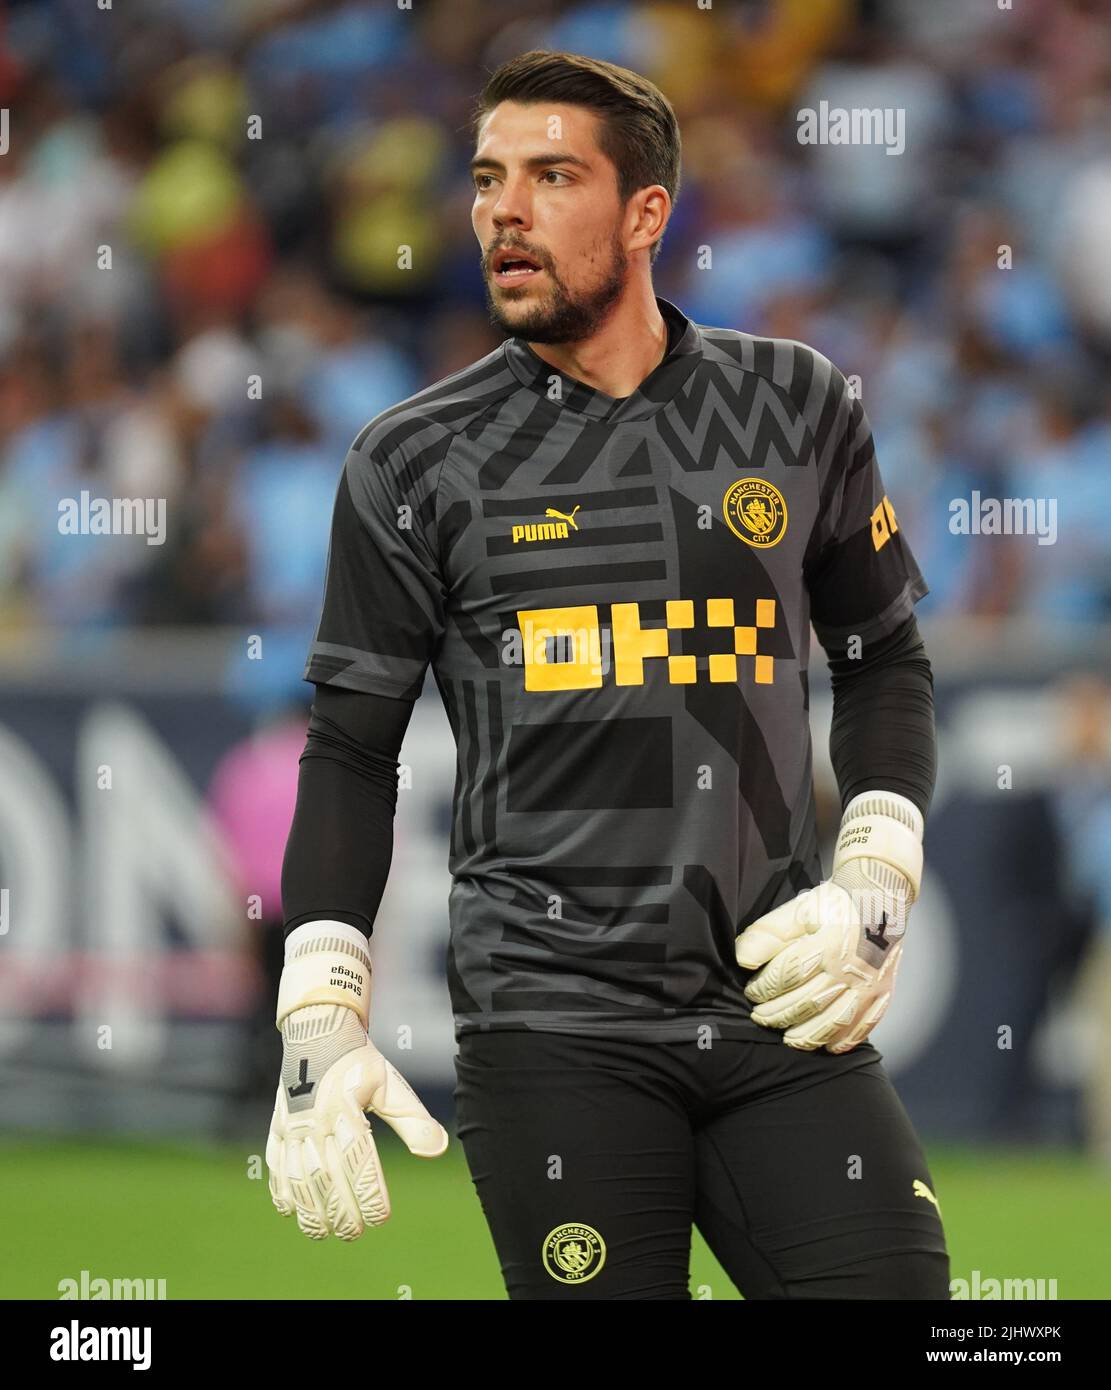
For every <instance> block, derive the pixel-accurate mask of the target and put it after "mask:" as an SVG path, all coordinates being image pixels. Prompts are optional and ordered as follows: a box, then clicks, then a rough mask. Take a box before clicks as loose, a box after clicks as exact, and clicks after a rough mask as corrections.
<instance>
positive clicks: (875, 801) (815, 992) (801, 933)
mask: <svg viewBox="0 0 1111 1390" xmlns="http://www.w3.org/2000/svg"><path fill="white" fill-rule="evenodd" d="M923 828H924V826H923V820H922V813H921V811H919V809H918V807H917V806H915V805H914V803H913V802H912V801H908V800H907V798H906V797H905V796H898V795H897V794H896V793H894V792H886V791H873V792H862V793H861V795H860V796H854V797H853V799H852V800H851V801H850V802H849V804H848V805H847V806H846V807H845V813H844V816H843V817H842V820H841V829H840V832H839V834H838V837H837V849H836V851H835V852H834V856H833V870H832V873H831V874H830V877H829V878H828V879H826V880H824V881H823V882H821V883H819V884H818V886H817V887H816V888H810V889H808V890H807V891H806V892H805V893H800V894H799V896H798V897H797V898H792V899H791V900H790V902H786V903H783V904H781V905H780V906H779V907H777V908H774V909H773V910H772V911H771V912H769V913H767V914H766V915H765V916H763V917H759V918H757V920H756V921H755V922H752V923H750V925H749V926H747V927H746V928H745V930H744V931H743V932H741V934H740V935H739V936H738V937H737V964H738V965H740V966H742V967H743V968H744V969H746V970H756V969H758V968H759V967H760V966H763V967H764V968H763V969H762V970H760V973H759V974H758V975H755V976H753V978H752V979H751V980H750V981H749V982H748V984H747V986H746V987H745V996H746V997H747V998H748V999H750V1000H751V1001H752V1002H753V1003H754V1004H757V1005H758V1006H759V1007H758V1008H755V1009H753V1011H752V1018H753V1021H754V1022H755V1023H759V1024H762V1025H764V1026H765V1027H768V1028H783V1029H786V1032H785V1033H784V1034H783V1041H784V1042H785V1043H786V1044H787V1046H788V1047H795V1048H799V1049H800V1050H802V1051H812V1050H814V1049H815V1048H819V1047H826V1048H828V1050H829V1051H830V1052H849V1051H851V1050H852V1049H853V1048H854V1047H856V1046H857V1045H858V1044H859V1043H862V1042H863V1041H864V1039H865V1038H866V1037H867V1036H868V1034H869V1033H870V1032H871V1031H872V1029H873V1028H874V1027H875V1026H876V1024H877V1023H878V1022H879V1021H880V1019H881V1018H882V1017H883V1015H884V1013H885V1012H886V1011H887V1005H888V1001H889V1000H890V998H891V990H892V987H893V986H894V984H895V975H896V972H897V970H898V967H899V954H900V952H901V950H902V946H903V933H904V932H905V930H906V918H907V911H908V909H909V908H910V905H911V904H912V903H913V902H914V901H915V899H916V898H917V897H918V890H919V886H920V884H921V880H922V832H923Z"/></svg>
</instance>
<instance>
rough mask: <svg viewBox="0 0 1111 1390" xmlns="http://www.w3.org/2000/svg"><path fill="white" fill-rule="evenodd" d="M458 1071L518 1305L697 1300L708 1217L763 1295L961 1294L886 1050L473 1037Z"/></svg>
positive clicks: (460, 1104)
mask: <svg viewBox="0 0 1111 1390" xmlns="http://www.w3.org/2000/svg"><path fill="white" fill-rule="evenodd" d="M456 1076H457V1086H456V1091H455V1098H456V1116H457V1125H458V1134H459V1139H460V1142H461V1143H462V1145H463V1149H464V1152H465V1154H466V1157H467V1163H468V1165H469V1167H470V1170H471V1177H472V1179H473V1181H474V1184H475V1187H476V1189H477V1191H478V1195H479V1200H480V1201H481V1203H482V1207H483V1210H484V1212H485V1215H486V1219H487V1222H488V1223H489V1226H490V1231H491V1234H492V1236H493V1239H494V1245H495V1247H496V1249H497V1253H498V1258H499V1260H500V1262H501V1268H502V1275H503V1277H504V1279H505V1283H506V1288H507V1290H508V1292H509V1296H510V1298H514V1299H529V1298H532V1299H562V1298H579V1299H581V1298H588V1299H641V1298H648V1299H655V1298H665V1299H674V1298H679V1299H687V1298H690V1297H691V1293H690V1289H689V1260H690V1238H691V1225H692V1223H693V1224H694V1225H696V1226H697V1227H698V1229H699V1231H701V1233H702V1235H703V1237H704V1238H705V1240H706V1243H707V1244H708V1245H709V1246H710V1248H711V1250H713V1252H714V1254H715V1255H716V1257H717V1259H718V1260H719V1261H720V1263H721V1265H722V1268H723V1269H724V1270H725V1272H726V1273H727V1274H728V1276H729V1278H730V1279H731V1280H732V1281H733V1283H734V1284H735V1285H736V1287H737V1289H738V1290H739V1291H740V1292H741V1293H742V1294H743V1295H744V1297H745V1298H749V1299H751V1298H836V1299H841V1298H854V1299H855V1298H887V1299H891V1298H896V1299H948V1298H949V1257H948V1254H947V1252H946V1247H945V1237H944V1233H943V1231H942V1226H941V1220H940V1216H939V1213H938V1208H937V1206H936V1205H935V1203H934V1201H933V1200H931V1197H932V1196H933V1182H932V1180H931V1178H930V1173H929V1169H928V1168H927V1166H926V1160H925V1157H924V1156H923V1153H922V1147H921V1145H920V1143H919V1141H918V1138H917V1136H916V1134H915V1132H914V1129H913V1127H912V1125H911V1123H910V1120H909V1118H908V1116H907V1113H906V1111H905V1110H904V1108H903V1105H902V1102H901V1101H900V1100H899V1097H898V1095H897V1094H896V1092H895V1089H894V1087H893V1086H892V1084H891V1081H890V1079H889V1077H888V1075H887V1072H886V1070H885V1069H884V1066H883V1063H882V1060H881V1057H880V1054H879V1052H877V1050H876V1049H875V1047H874V1046H873V1045H872V1044H871V1043H864V1044H862V1045H861V1046H860V1047H857V1048H855V1049H854V1050H853V1051H852V1052H848V1053H842V1054H840V1055H834V1054H833V1053H830V1052H824V1051H818V1052H798V1051H796V1050H794V1049H792V1048H789V1047H787V1046H786V1045H785V1044H783V1043H782V1042H779V1041H771V1042H763V1041H760V1042H753V1041H717V1042H715V1043H714V1044H713V1046H712V1047H711V1048H708V1049H705V1050H703V1049H700V1048H699V1047H698V1046H697V1044H696V1043H694V1042H682V1043H674V1042H669V1043H642V1042H622V1041H611V1040H604V1039H599V1038H593V1037H590V1038H585V1037H576V1036H571V1035H564V1034H555V1033H538V1032H500V1033H485V1034H464V1035H463V1037H462V1039H461V1040H460V1047H459V1055H458V1056H457V1057H456ZM927 1193H928V1194H930V1195H927ZM709 1293H710V1296H712V1295H713V1290H710V1291H709ZM696 1296H698V1297H704V1296H706V1294H705V1291H703V1290H698V1291H696Z"/></svg>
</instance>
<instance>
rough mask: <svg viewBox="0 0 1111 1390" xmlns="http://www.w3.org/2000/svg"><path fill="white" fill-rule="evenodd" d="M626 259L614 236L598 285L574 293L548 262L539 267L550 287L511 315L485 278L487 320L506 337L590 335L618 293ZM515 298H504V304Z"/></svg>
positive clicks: (544, 339) (532, 339) (567, 339)
mask: <svg viewBox="0 0 1111 1390" xmlns="http://www.w3.org/2000/svg"><path fill="white" fill-rule="evenodd" d="M628 268H629V259H628V257H627V256H626V255H625V249H624V247H623V246H622V245H621V242H620V241H619V240H618V238H617V237H614V239H613V242H612V256H611V258H610V264H609V268H608V270H607V272H606V274H605V277H604V278H603V280H602V283H601V284H600V285H597V286H596V287H595V288H594V289H590V290H576V291H574V293H572V292H571V291H569V290H568V288H567V286H566V285H565V284H564V283H563V281H562V280H561V279H560V278H559V276H558V275H557V274H556V272H555V271H554V270H553V269H552V267H551V265H550V264H547V263H545V265H544V267H543V269H544V272H545V273H546V275H547V276H548V279H549V281H550V283H551V287H552V288H551V290H550V292H549V293H548V295H547V296H546V298H545V299H544V300H543V302H542V303H534V304H530V305H529V306H528V307H527V309H526V310H525V311H524V312H523V313H521V314H519V315H517V316H515V317H512V316H510V315H509V314H507V313H506V312H504V310H503V309H502V308H501V307H499V305H498V303H497V302H496V301H495V299H494V291H493V289H492V288H491V285H490V281H489V278H487V279H486V303H487V307H488V308H489V311H490V321H491V322H492V323H493V325H494V327H495V328H497V329H499V330H500V331H501V332H502V333H504V334H505V335H506V336H507V337H512V338H523V339H524V340H525V342H528V343H575V342H579V341H580V340H582V339H584V338H590V337H592V336H593V335H594V334H595V333H597V331H598V330H599V329H600V328H601V327H602V325H603V324H604V323H605V321H606V319H607V318H608V317H609V312H610V310H611V309H612V308H613V306H614V305H615V304H616V303H617V301H618V299H619V298H620V297H621V292H622V291H623V290H624V288H625V282H626V279H627V277H628ZM515 302H516V301H513V300H507V301H506V307H508V306H509V305H511V304H514V303H515Z"/></svg>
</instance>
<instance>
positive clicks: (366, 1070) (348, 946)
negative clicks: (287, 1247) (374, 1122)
mask: <svg viewBox="0 0 1111 1390" xmlns="http://www.w3.org/2000/svg"><path fill="white" fill-rule="evenodd" d="M369 1016H370V954H369V950H368V947H367V939H366V936H365V935H364V934H363V933H362V932H361V931H358V930H357V929H356V928H355V927H351V926H347V925H346V924H345V923H343V922H307V923H306V924H305V925H304V926H301V927H296V928H294V930H293V931H291V932H290V934H289V936H287V937H286V942H285V968H284V969H283V971H282V978H281V983H280V985H279V986H278V1016H277V1025H278V1027H279V1028H280V1029H281V1032H282V1040H283V1043H284V1046H285V1052H284V1057H283V1060H282V1076H281V1081H280V1082H279V1084H278V1094H277V1099H276V1101H275V1105H274V1118H273V1120H272V1121H271V1124H270V1136H269V1138H268V1139H267V1141H266V1164H267V1167H268V1168H269V1170H270V1195H271V1197H272V1198H273V1199H274V1205H275V1206H276V1207H277V1208H278V1210H279V1211H280V1212H281V1214H282V1215H283V1216H289V1215H290V1214H291V1213H292V1212H294V1211H296V1213H297V1224H298V1226H300V1228H301V1230H302V1231H304V1233H305V1235H307V1236H309V1237H311V1238H312V1239H313V1240H323V1239H325V1237H326V1236H328V1234H329V1233H333V1232H334V1233H335V1234H336V1235H337V1236H339V1238H340V1239H341V1240H354V1239H355V1238H356V1237H357V1236H360V1235H362V1233H363V1231H364V1230H365V1229H366V1227H367V1226H380V1225H381V1224H382V1222H383V1221H385V1220H386V1219H387V1217H388V1216H389V1214H390V1199H389V1194H388V1192H387V1191H386V1182H385V1178H384V1177H383V1176H382V1167H381V1164H380V1163H379V1161H378V1150H377V1148H376V1147H375V1143H374V1137H373V1135H372V1134H371V1132H370V1124H369V1121H368V1120H367V1117H366V1115H365V1114H364V1111H367V1110H369V1111H372V1112H373V1113H374V1114H376V1115H381V1116H382V1118H383V1119H384V1120H385V1121H386V1123H387V1124H388V1125H390V1126H391V1127H392V1128H393V1129H394V1130H395V1131H396V1132H397V1133H398V1134H399V1135H400V1136H401V1138H402V1139H403V1140H404V1141H405V1143H406V1144H407V1145H408V1147H409V1149H410V1151H411V1152H412V1153H414V1154H416V1155H417V1156H418V1157H420V1158H436V1157H437V1156H438V1155H439V1154H442V1153H443V1151H444V1150H445V1149H446V1148H447V1143H448V1136H447V1131H446V1130H445V1129H444V1128H443V1126H442V1125H440V1124H438V1123H437V1121H436V1120H434V1119H433V1118H432V1116H431V1115H430V1114H429V1113H428V1111H427V1110H426V1109H425V1108H424V1106H423V1105H422V1104H421V1102H420V1101H419V1100H418V1099H417V1097H416V1095H415V1094H414V1092H413V1090H412V1089H411V1087H410V1086H409V1083H408V1082H407V1081H406V1080H405V1078H404V1077H403V1076H402V1075H401V1073H400V1072H399V1071H398V1070H397V1069H396V1067H394V1066H393V1064H392V1063H390V1062H389V1061H387V1060H386V1058H385V1057H383V1056H382V1054H381V1053H380V1052H379V1051H378V1049H377V1048H376V1047H375V1046H374V1044H373V1043H372V1042H371V1041H370V1039H369V1038H368V1037H367V1025H368V1020H369Z"/></svg>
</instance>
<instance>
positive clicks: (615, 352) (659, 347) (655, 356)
mask: <svg viewBox="0 0 1111 1390" xmlns="http://www.w3.org/2000/svg"><path fill="white" fill-rule="evenodd" d="M526 341H527V339H526ZM529 347H530V348H531V349H532V351H533V352H535V353H536V355H537V357H539V358H540V359H541V361H543V362H547V363H548V364H549V366H552V367H554V368H555V369H556V370H557V371H560V372H563V374H564V375H565V376H570V377H574V379H575V380H576V381H581V382H582V383H583V384H584V385H586V386H589V387H590V388H591V389H592V390H594V391H601V392H602V393H603V394H604V395H607V396H612V397H613V398H614V399H615V400H622V399H623V398H624V397H626V396H631V395H632V394H633V392H634V391H636V389H637V387H638V386H639V385H640V384H641V382H642V381H644V379H645V378H646V377H649V376H651V375H652V373H653V372H654V371H655V370H656V368H657V367H658V366H659V365H660V363H661V362H662V361H663V360H664V358H665V357H666V356H667V322H666V320H665V319H664V317H663V315H662V314H661V313H660V310H659V306H658V305H657V304H656V297H655V295H654V294H653V293H652V290H651V287H649V288H648V290H647V294H646V295H639V296H626V298H625V300H623V301H622V302H621V303H620V304H618V306H617V307H616V308H615V309H614V311H613V313H612V314H611V315H610V316H609V318H608V319H607V320H606V322H605V324H604V325H603V326H602V327H601V328H600V329H599V330H598V332H597V333H595V334H593V335H592V336H591V337H589V338H583V339H581V340H580V341H578V342H574V343H529Z"/></svg>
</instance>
